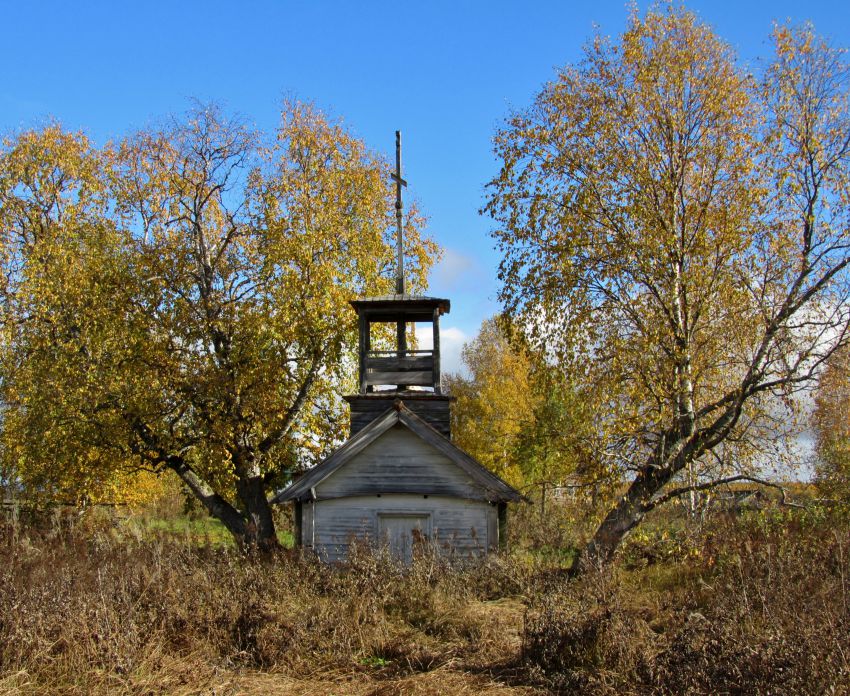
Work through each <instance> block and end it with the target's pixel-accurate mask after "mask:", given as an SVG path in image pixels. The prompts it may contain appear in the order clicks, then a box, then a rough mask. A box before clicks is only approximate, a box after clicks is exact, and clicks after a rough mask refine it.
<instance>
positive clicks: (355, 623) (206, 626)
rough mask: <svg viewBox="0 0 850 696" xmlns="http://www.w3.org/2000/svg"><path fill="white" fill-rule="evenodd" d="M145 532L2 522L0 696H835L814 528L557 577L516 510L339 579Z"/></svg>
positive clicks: (820, 542)
mask: <svg viewBox="0 0 850 696" xmlns="http://www.w3.org/2000/svg"><path fill="white" fill-rule="evenodd" d="M157 519H158V521H156V523H152V520H151V519H150V518H145V517H144V516H143V515H138V514H137V515H133V516H130V517H120V516H116V515H115V514H106V513H103V512H102V511H92V512H89V513H87V514H85V515H82V516H81V515H78V514H76V513H75V514H73V515H66V514H62V513H57V512H55V511H54V512H52V513H48V514H41V515H35V514H29V513H26V512H19V513H18V515H17V516H7V519H6V521H5V522H4V524H3V526H2V534H1V535H0V694H44V693H52V694H84V693H108V694H253V693H256V694H260V693H321V694H399V693H400V694H443V693H446V694H448V693H452V694H456V693H457V694H463V693H469V694H473V693H475V694H477V693H493V694H497V693H526V694H537V693H588V694H614V693H617V694H624V693H625V694H641V693H659V694H682V693H688V694H709V693H711V694H714V693H733V694H744V693H746V694H751V693H764V694H767V693H770V694H801V693H811V694H821V693H847V692H848V691H850V665H848V648H847V644H848V641H847V637H848V627H850V611H848V587H847V581H848V576H850V562H848V555H850V531H848V527H847V523H846V522H847V520H846V517H844V516H842V515H841V514H838V513H836V512H835V511H832V512H830V511H826V510H823V509H820V508H811V509H808V510H797V509H793V510H792V509H788V508H782V507H778V506H777V507H770V506H769V507H768V508H766V509H764V510H756V511H745V512H742V513H740V514H735V515H732V514H727V513H716V514H712V515H709V516H708V517H707V518H706V519H704V520H701V521H700V520H694V519H690V518H689V517H687V516H684V515H681V514H679V512H677V511H674V510H667V511H664V514H662V515H659V516H658V517H657V518H656V519H654V520H651V521H650V522H649V523H648V524H647V526H646V528H645V529H644V530H643V531H641V533H640V534H636V535H634V536H633V537H631V538H630V540H629V543H628V544H627V545H626V546H625V547H624V548H623V549H622V550H621V553H620V555H619V557H618V559H617V562H616V563H615V564H614V565H613V566H611V567H610V568H608V569H607V570H605V571H602V572H589V573H586V574H585V575H583V576H581V577H580V578H577V579H570V577H569V573H568V572H567V569H568V566H569V563H570V558H569V557H570V554H569V553H568V552H567V551H565V549H568V547H569V539H568V537H569V535H570V534H571V533H575V534H580V533H581V530H580V529H579V528H578V527H570V526H569V524H568V523H566V524H565V523H564V521H563V520H561V519H559V518H558V515H557V509H556V510H555V511H554V512H553V511H552V508H551V507H550V512H549V514H548V515H547V519H546V520H543V521H541V519H540V517H539V514H538V510H537V509H535V508H534V507H533V506H526V507H525V508H524V509H521V510H519V511H517V512H516V514H515V516H514V534H513V536H514V539H513V540H512V542H513V543H512V548H511V550H510V551H508V552H506V553H504V554H503V555H500V556H492V557H490V558H487V559H484V560H475V561H473V560H470V559H460V558H454V559H452V558H448V557H446V556H445V555H441V554H439V553H434V554H429V553H426V554H423V555H422V556H421V557H419V558H417V559H416V560H415V562H414V564H413V566H412V567H411V568H402V567H399V566H398V565H396V564H395V563H393V561H392V560H391V559H390V558H387V557H386V556H383V555H381V554H380V553H375V552H373V551H372V550H370V549H366V548H363V549H361V550H360V551H359V552H358V553H357V554H356V555H355V556H354V557H353V559H352V560H351V562H350V563H348V564H347V565H345V566H340V567H328V566H326V565H323V564H321V563H319V562H317V561H316V560H315V559H314V558H311V557H309V556H307V555H303V554H301V553H299V552H296V551H293V550H289V551H284V552H281V553H277V554H273V555H267V556H250V555H248V556H246V555H244V554H243V553H242V552H240V551H237V550H236V549H235V548H234V547H233V546H232V545H230V544H229V543H228V542H227V539H226V537H224V536H222V535H218V534H216V533H215V531H214V530H215V527H207V528H205V527H204V525H205V524H207V523H206V522H202V521H201V522H199V521H197V520H196V521H191V520H188V521H187V520H186V519H185V518H179V517H178V518H175V520H172V521H170V522H167V523H166V522H163V521H162V519H161V518H157ZM178 519H182V520H183V521H182V522H178V521H177V520H178ZM547 525H548V530H547ZM556 528H557V529H559V530H561V531H560V533H561V535H562V538H561V539H556V538H555V537H554V536H553V534H554V530H555V529H556ZM553 541H554V542H556V543H557V544H559V546H558V548H559V549H560V550H561V552H560V553H558V552H556V549H555V547H554V546H553ZM576 541H578V539H577V540H576Z"/></svg>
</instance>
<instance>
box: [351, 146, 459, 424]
mask: <svg viewBox="0 0 850 696" xmlns="http://www.w3.org/2000/svg"><path fill="white" fill-rule="evenodd" d="M395 138H396V169H395V172H394V174H393V175H392V178H393V180H394V181H395V184H396V203H395V210H396V234H397V241H396V244H397V249H396V252H397V262H396V264H397V265H396V288H395V289H396V292H395V294H394V295H383V296H380V297H363V298H360V299H357V300H353V301H352V302H351V306H352V307H354V310H355V311H356V312H357V318H358V324H359V328H360V332H359V333H360V340H359V345H360V350H359V353H358V356H359V359H358V381H357V384H358V390H357V394H352V395H349V396H346V397H345V400H346V401H347V402H348V403H349V404H350V405H351V436H354V435H355V434H356V433H357V432H359V431H360V430H362V429H363V428H364V427H365V426H367V425H368V424H369V423H371V422H372V421H373V420H374V419H375V418H376V417H377V416H379V415H380V414H382V413H384V412H385V411H386V410H387V409H388V408H389V407H390V406H392V404H393V403H394V402H396V401H397V400H402V401H404V404H405V406H406V407H407V408H408V409H410V410H411V411H413V412H414V413H416V415H418V416H419V417H420V418H422V419H424V420H425V421H426V422H428V423H429V424H430V425H431V426H432V427H433V428H435V429H436V430H437V431H438V432H440V433H442V434H443V435H445V436H446V437H450V436H451V429H450V423H449V405H450V403H451V401H452V397H449V396H446V395H444V394H443V393H442V388H441V385H440V374H441V373H440V316H442V315H443V314H448V312H449V309H450V307H451V305H450V303H449V301H448V300H446V299H441V298H436V297H423V296H416V295H408V294H407V293H406V292H405V288H404V225H403V209H402V198H401V190H402V187H404V186H407V182H406V181H405V180H404V179H403V178H402V176H401V133H400V131H396V134H395ZM423 323H424V324H426V325H429V326H428V328H430V332H431V335H432V348H431V349H430V350H418V349H415V350H410V349H409V348H408V341H407V331H408V326H409V325H411V324H423ZM380 324H390V325H394V326H395V348H394V349H391V350H373V348H372V335H373V332H372V330H373V327H376V326H377V325H380ZM428 328H426V329H425V330H426V332H427V331H428Z"/></svg>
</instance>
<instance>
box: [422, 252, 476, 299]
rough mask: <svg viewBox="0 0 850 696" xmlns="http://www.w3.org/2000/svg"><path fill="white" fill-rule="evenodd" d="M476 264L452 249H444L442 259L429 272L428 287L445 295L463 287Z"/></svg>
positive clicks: (471, 259) (470, 258) (473, 260)
mask: <svg viewBox="0 0 850 696" xmlns="http://www.w3.org/2000/svg"><path fill="white" fill-rule="evenodd" d="M475 266H476V262H475V259H473V258H472V257H471V256H466V255H465V254H462V253H460V252H459V251H456V250H454V249H450V248H448V247H445V248H444V249H443V258H441V259H440V262H439V263H438V264H437V265H436V266H434V268H433V269H432V270H431V278H430V281H429V283H428V285H429V286H430V287H433V288H436V289H439V291H440V292H442V293H446V292H449V291H451V290H457V289H458V288H459V287H461V286H463V281H464V280H466V279H467V278H468V277H469V275H470V273H471V272H472V271H473V270H474V269H475Z"/></svg>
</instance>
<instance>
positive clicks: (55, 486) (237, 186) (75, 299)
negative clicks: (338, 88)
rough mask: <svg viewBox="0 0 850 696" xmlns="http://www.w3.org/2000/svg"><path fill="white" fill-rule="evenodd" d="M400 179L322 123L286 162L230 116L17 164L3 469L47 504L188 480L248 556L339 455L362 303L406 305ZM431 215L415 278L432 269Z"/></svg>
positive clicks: (2, 166) (411, 229)
mask: <svg viewBox="0 0 850 696" xmlns="http://www.w3.org/2000/svg"><path fill="white" fill-rule="evenodd" d="M387 175H388V171H387V166H386V164H385V162H384V161H383V160H382V159H381V158H379V157H378V156H376V155H375V154H373V153H371V152H369V151H368V150H367V149H366V147H365V146H364V144H363V143H362V142H361V141H359V140H357V139H356V138H355V137H353V136H352V135H351V134H350V133H348V132H347V131H346V130H345V129H344V128H343V127H342V126H341V125H340V124H339V123H336V122H334V121H332V120H330V119H328V118H327V117H326V116H324V115H323V114H322V113H321V112H319V111H318V110H317V109H315V108H314V107H312V106H311V105H307V104H301V103H295V102H292V103H286V104H285V105H284V108H283V111H282V115H281V121H280V125H279V127H278V129H277V131H276V132H275V134H274V138H273V139H271V141H267V140H266V139H264V138H263V137H262V135H261V134H258V133H255V132H253V131H251V130H250V129H248V128H247V127H246V126H245V125H244V124H243V123H241V122H240V121H238V120H236V119H232V118H229V117H227V116H226V115H225V114H223V113H222V112H221V111H220V110H219V109H217V108H215V107H213V106H205V105H201V106H199V107H197V108H195V109H193V110H192V111H190V112H189V113H188V114H186V116H185V117H183V118H180V119H172V120H171V121H169V122H168V123H167V124H165V125H164V126H162V127H158V128H153V129H149V130H145V131H142V132H139V133H136V134H135V135H133V136H131V137H128V138H126V139H124V140H122V141H121V142H118V143H114V144H110V145H107V146H105V147H102V148H98V147H95V146H94V145H93V144H92V143H91V142H90V141H89V140H88V138H86V137H85V135H83V134H80V133H69V132H66V131H64V130H63V129H62V128H61V127H59V126H57V125H51V126H48V127H45V128H43V129H41V130H35V131H27V132H24V133H21V134H20V135H18V136H17V137H14V138H10V139H7V140H6V142H5V143H4V146H3V149H2V151H0V234H1V235H2V238H0V254H2V256H0V263H2V267H3V273H2V288H0V303H2V305H1V306H0V311H2V317H0V320H2V331H3V340H2V344H0V352H1V353H2V355H0V359H1V360H2V363H0V365H1V366H2V391H3V393H2V398H3V400H4V402H5V411H4V417H3V432H2V445H3V450H2V455H3V458H4V462H5V468H6V469H7V470H9V469H11V470H13V471H14V472H15V475H16V476H17V477H18V478H19V480H20V481H22V482H23V483H24V484H25V485H26V486H27V487H28V488H29V489H30V490H31V491H33V492H38V493H40V494H44V495H51V494H52V495H63V496H67V495H69V494H70V495H80V494H81V493H83V492H85V493H89V492H91V491H96V490H98V488H99V487H103V486H107V485H109V484H110V483H112V482H114V481H115V480H116V476H118V477H120V476H121V475H122V474H123V473H125V472H127V471H133V470H138V469H148V470H152V471H161V470H165V469H169V470H171V471H173V472H175V473H176V474H177V475H178V476H179V477H180V479H181V480H182V482H183V484H184V485H185V486H186V487H187V489H188V490H189V491H191V493H192V494H193V495H194V496H196V497H197V498H198V499H199V500H200V501H201V502H202V503H203V505H204V506H205V507H206V509H207V510H208V511H209V512H210V513H211V514H212V515H214V516H216V517H217V518H219V519H220V520H221V521H222V522H223V523H224V524H225V525H226V526H227V528H228V529H229V530H230V531H231V532H232V533H233V534H234V536H235V537H236V538H237V539H238V540H240V541H241V542H244V543H248V544H256V543H259V544H263V545H266V544H273V543H274V539H275V530H274V523H273V519H272V515H271V510H270V507H269V505H268V503H267V498H268V492H269V491H270V490H271V489H273V488H275V487H279V486H281V485H282V484H283V483H284V482H285V481H286V480H287V478H288V477H289V476H290V475H291V473H292V472H293V471H294V470H295V469H296V468H298V467H300V466H305V464H306V463H308V462H309V461H311V459H315V457H316V456H318V455H319V454H320V453H321V452H322V451H323V450H325V449H326V448H327V447H329V446H330V445H331V444H332V443H333V442H334V439H335V438H337V437H338V436H339V434H340V430H341V428H340V425H341V422H340V415H341V409H340V404H339V398H338V396H337V394H338V393H339V391H340V388H341V387H342V385H344V384H345V379H346V377H347V376H348V374H347V371H346V370H345V369H344V365H345V362H346V361H345V357H346V355H348V351H349V350H350V349H351V348H352V345H353V343H354V341H356V331H355V322H354V318H355V317H354V313H353V312H352V311H351V308H350V307H349V306H348V301H349V300H350V299H352V298H353V297H355V296H357V295H359V294H362V293H383V292H387V291H389V290H390V288H391V282H392V280H391V279H392V271H393V263H392V259H393V250H392V243H391V242H392V238H391V232H390V230H391V229H392V225H391V222H392V217H391V216H392V211H393V208H392V191H391V188H390V186H389V185H388V183H389V177H388V176H387ZM421 222H422V221H421V217H420V216H419V215H418V214H417V213H416V212H415V210H414V211H412V212H411V214H410V215H409V217H408V221H407V227H408V229H407V230H406V237H405V239H406V244H407V247H408V248H407V250H406V258H407V259H409V264H408V268H407V276H408V279H409V282H410V283H411V285H412V286H413V287H414V288H421V287H423V284H424V279H425V275H426V273H427V270H428V268H429V265H430V263H431V260H432V259H433V258H434V255H435V253H436V248H435V246H434V244H433V243H431V242H430V241H428V240H426V239H424V238H423V237H422V236H421V234H420V230H421Z"/></svg>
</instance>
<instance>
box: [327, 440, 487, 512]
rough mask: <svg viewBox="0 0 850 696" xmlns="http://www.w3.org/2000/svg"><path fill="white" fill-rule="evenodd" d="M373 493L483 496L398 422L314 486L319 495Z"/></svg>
mask: <svg viewBox="0 0 850 696" xmlns="http://www.w3.org/2000/svg"><path fill="white" fill-rule="evenodd" d="M376 493H417V494H428V495H454V496H459V497H463V498H470V499H482V498H483V497H484V495H485V494H484V492H483V491H482V489H481V487H480V486H478V485H476V484H475V483H474V482H473V480H472V479H470V478H469V476H468V475H467V474H466V472H464V471H463V470H462V469H460V468H459V467H458V466H457V465H456V464H455V463H454V462H452V461H451V460H449V458H448V457H446V456H445V455H444V454H442V453H441V452H438V451H437V450H435V449H434V448H433V447H431V446H430V445H429V444H427V443H425V442H423V441H422V440H421V439H420V438H419V437H418V436H416V435H415V434H414V433H412V432H410V431H409V430H408V429H407V428H405V427H403V426H400V425H397V426H395V427H393V428H392V429H390V430H388V431H387V432H386V433H384V434H383V435H382V436H381V437H380V438H378V439H377V440H375V441H374V442H373V443H371V444H370V445H368V446H367V447H366V448H365V449H364V450H363V451H362V452H360V453H359V454H357V455H355V456H354V458H353V459H352V460H351V461H349V462H348V463H347V464H346V465H345V466H344V467H342V468H340V469H339V470H337V471H336V472H334V473H333V474H331V475H330V476H329V477H328V478H327V479H325V480H324V481H322V482H321V483H320V484H318V485H317V486H316V494H317V495H318V496H319V498H338V497H344V496H352V495H370V494H376Z"/></svg>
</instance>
